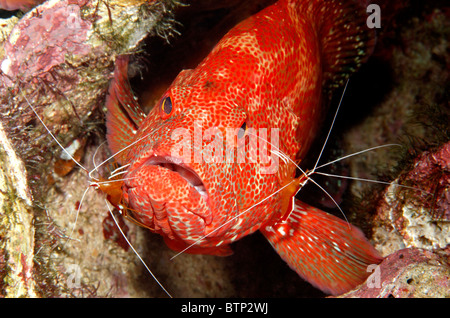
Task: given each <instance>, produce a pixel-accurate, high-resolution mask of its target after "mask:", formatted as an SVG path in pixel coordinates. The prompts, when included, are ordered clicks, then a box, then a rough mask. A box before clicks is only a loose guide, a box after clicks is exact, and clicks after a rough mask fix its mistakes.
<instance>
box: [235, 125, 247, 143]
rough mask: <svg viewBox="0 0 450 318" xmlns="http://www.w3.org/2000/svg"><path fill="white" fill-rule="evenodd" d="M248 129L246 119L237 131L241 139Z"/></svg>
mask: <svg viewBox="0 0 450 318" xmlns="http://www.w3.org/2000/svg"><path fill="white" fill-rule="evenodd" d="M246 130H247V123H246V122H245V121H244V123H243V124H242V126H241V128H239V130H238V133H237V136H238V138H239V139H241V138H242V137H244V135H245V131H246Z"/></svg>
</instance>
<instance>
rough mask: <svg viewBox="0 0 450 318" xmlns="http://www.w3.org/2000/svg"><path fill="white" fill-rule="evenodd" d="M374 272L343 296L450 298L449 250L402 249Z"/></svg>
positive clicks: (387, 258) (373, 269) (448, 248)
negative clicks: (364, 281) (363, 282)
mask: <svg viewBox="0 0 450 318" xmlns="http://www.w3.org/2000/svg"><path fill="white" fill-rule="evenodd" d="M371 271H372V275H371V276H369V278H368V279H367V281H366V283H365V284H362V285H360V286H359V287H358V288H357V289H355V290H353V291H351V292H348V293H346V294H344V295H342V296H341V297H349V298H354V297H357V298H372V297H377V298H422V297H450V279H449V277H450V247H447V248H445V249H438V250H435V251H433V252H431V251H427V250H424V249H419V248H407V249H403V250H399V251H397V252H395V253H393V254H391V255H389V256H388V257H386V259H385V260H384V261H383V262H382V263H381V264H380V265H378V266H377V267H376V268H372V269H371Z"/></svg>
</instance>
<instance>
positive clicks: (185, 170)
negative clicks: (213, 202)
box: [145, 154, 209, 202]
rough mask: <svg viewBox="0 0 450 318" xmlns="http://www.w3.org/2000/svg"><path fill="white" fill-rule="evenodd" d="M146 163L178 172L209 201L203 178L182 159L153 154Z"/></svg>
mask: <svg viewBox="0 0 450 318" xmlns="http://www.w3.org/2000/svg"><path fill="white" fill-rule="evenodd" d="M145 164H150V165H154V166H159V167H161V168H164V169H168V170H171V171H172V172H175V173H177V174H178V175H179V176H181V177H182V178H183V179H184V180H186V181H187V182H188V183H189V184H190V185H191V186H192V187H193V188H194V189H195V190H196V191H197V192H198V193H199V194H200V195H201V196H202V197H203V198H204V199H205V200H206V201H207V202H208V201H209V200H208V198H209V195H208V191H207V188H206V186H205V184H204V183H203V180H202V178H200V176H199V175H198V174H197V173H196V172H195V170H194V169H192V168H191V167H189V166H188V165H187V164H185V163H184V162H183V160H182V159H180V158H177V157H173V156H166V155H157V154H153V156H151V157H150V158H148V159H147V160H146V161H145Z"/></svg>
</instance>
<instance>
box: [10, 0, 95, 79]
mask: <svg viewBox="0 0 450 318" xmlns="http://www.w3.org/2000/svg"><path fill="white" fill-rule="evenodd" d="M45 6H46V4H44V5H43V8H42V10H38V11H36V12H34V11H33V12H30V13H29V14H32V15H33V16H32V17H29V18H27V19H22V20H20V21H19V23H17V25H16V26H15V27H14V29H13V30H12V32H11V35H10V37H9V41H7V42H6V43H5V46H4V56H5V58H4V60H3V61H2V62H1V71H2V72H3V73H4V74H6V75H7V76H9V77H13V76H17V75H18V74H20V75H21V76H22V77H28V76H38V75H39V74H45V73H46V72H48V71H49V70H51V69H52V67H53V66H56V65H59V64H61V63H63V62H64V59H65V54H69V55H73V54H76V55H84V54H87V53H88V52H89V51H90V50H91V49H92V48H91V47H90V46H89V45H87V44H86V39H87V37H88V32H89V31H90V30H91V23H90V22H89V21H86V20H83V19H81V16H80V7H79V5H78V4H77V3H76V2H74V1H71V3H70V4H68V1H67V0H63V1H60V2H59V3H57V4H56V5H52V6H51V7H49V8H44V7H45ZM2 79H3V80H4V81H7V83H6V84H9V85H11V84H12V83H11V82H10V81H8V80H6V79H7V77H2ZM9 85H8V86H9Z"/></svg>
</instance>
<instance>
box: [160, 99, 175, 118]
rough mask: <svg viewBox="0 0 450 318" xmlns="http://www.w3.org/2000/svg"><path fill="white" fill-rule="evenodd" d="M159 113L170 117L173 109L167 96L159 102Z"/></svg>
mask: <svg viewBox="0 0 450 318" xmlns="http://www.w3.org/2000/svg"><path fill="white" fill-rule="evenodd" d="M160 107H161V111H163V112H164V114H166V115H170V113H171V112H172V109H173V105H172V100H171V99H170V97H169V96H167V97H166V98H164V99H163V100H162V102H161V106H160Z"/></svg>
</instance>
